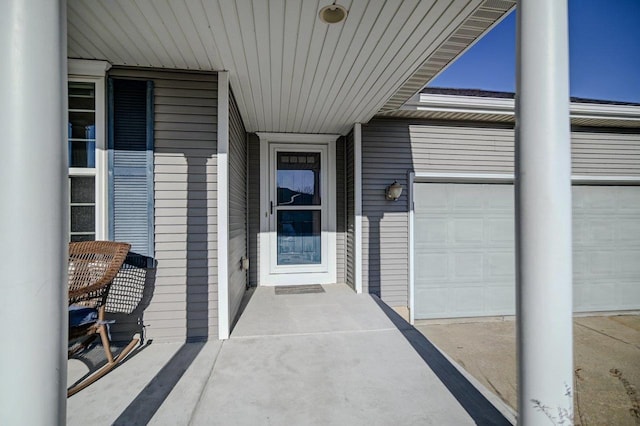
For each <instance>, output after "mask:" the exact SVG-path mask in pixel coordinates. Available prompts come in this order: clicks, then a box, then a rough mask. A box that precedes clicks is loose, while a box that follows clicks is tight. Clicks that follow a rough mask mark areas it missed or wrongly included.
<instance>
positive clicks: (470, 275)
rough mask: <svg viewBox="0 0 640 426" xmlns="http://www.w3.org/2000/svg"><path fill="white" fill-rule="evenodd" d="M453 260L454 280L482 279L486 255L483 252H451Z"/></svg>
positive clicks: (452, 273) (452, 272)
mask: <svg viewBox="0 0 640 426" xmlns="http://www.w3.org/2000/svg"><path fill="white" fill-rule="evenodd" d="M449 256H450V257H451V258H452V260H453V270H452V271H451V275H452V281H454V282H455V281H459V280H460V279H463V280H465V281H471V280H478V281H482V277H483V264H484V255H483V253H482V252H462V253H456V252H453V253H450V254H449Z"/></svg>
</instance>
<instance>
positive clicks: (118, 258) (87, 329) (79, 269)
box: [67, 241, 140, 397]
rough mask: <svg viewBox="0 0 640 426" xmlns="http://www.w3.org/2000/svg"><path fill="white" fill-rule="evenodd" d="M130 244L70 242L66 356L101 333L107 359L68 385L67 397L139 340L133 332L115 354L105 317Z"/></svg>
mask: <svg viewBox="0 0 640 426" xmlns="http://www.w3.org/2000/svg"><path fill="white" fill-rule="evenodd" d="M130 248H131V245H130V244H128V243H116V242H112V241H86V242H76V243H69V267H68V268H69V269H68V274H69V342H70V343H71V342H77V341H78V340H81V342H80V343H79V345H76V346H74V347H71V348H70V349H69V351H68V357H69V358H70V357H72V356H73V355H75V354H77V353H79V352H81V351H82V350H84V349H85V348H86V347H87V346H88V345H89V344H90V343H91V342H92V341H93V340H94V339H95V337H96V335H97V334H98V335H100V339H101V340H102V346H103V348H104V351H105V354H106V357H107V363H106V364H105V365H104V366H102V367H101V368H99V369H98V370H97V371H95V372H93V373H92V374H90V375H89V376H87V377H85V378H84V379H83V380H82V381H80V382H79V383H76V384H75V385H74V386H73V387H71V388H69V389H67V397H70V396H71V395H73V394H75V393H77V392H79V391H81V390H82V389H84V388H86V387H87V386H89V385H90V384H92V383H93V382H95V381H96V380H98V379H99V378H101V377H103V376H104V375H105V374H107V373H108V372H109V371H111V370H112V369H113V368H114V367H115V366H116V365H118V363H119V362H121V361H122V360H123V359H124V358H125V357H126V356H127V355H128V354H129V352H131V350H132V349H133V348H134V347H135V346H136V345H137V344H138V343H139V341H140V339H139V338H138V337H137V336H136V337H134V339H133V340H131V342H130V343H129V344H128V345H127V346H126V347H125V348H124V349H123V350H122V351H121V352H120V354H119V355H118V356H117V357H114V355H113V353H112V352H111V345H110V341H109V330H108V328H107V327H108V324H107V322H106V321H105V303H106V300H107V296H108V294H109V288H110V286H111V283H112V282H113V279H114V278H115V277H116V275H117V274H118V271H119V270H120V268H121V267H122V265H123V263H124V261H125V259H126V257H127V254H128V253H129V249H130Z"/></svg>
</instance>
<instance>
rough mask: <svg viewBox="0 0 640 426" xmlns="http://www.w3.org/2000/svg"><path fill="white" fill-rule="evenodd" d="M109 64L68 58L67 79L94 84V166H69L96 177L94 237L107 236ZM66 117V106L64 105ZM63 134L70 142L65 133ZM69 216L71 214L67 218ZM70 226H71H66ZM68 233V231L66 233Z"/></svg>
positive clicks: (71, 170)
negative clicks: (107, 77) (107, 78)
mask: <svg viewBox="0 0 640 426" xmlns="http://www.w3.org/2000/svg"><path fill="white" fill-rule="evenodd" d="M110 67H111V65H110V64H109V63H108V62H105V61H87V60H74V59H70V60H69V61H68V78H67V81H68V82H72V81H73V82H83V83H93V84H95V126H96V132H95V136H96V142H95V167H94V168H86V167H69V177H73V176H93V177H94V179H95V239H96V240H107V239H108V235H109V234H108V232H109V227H108V209H107V202H108V193H109V191H108V187H107V186H108V155H107V154H108V152H107V143H106V129H107V126H106V123H107V119H106V96H105V93H106V89H105V87H106V86H105V80H106V78H105V76H106V72H107V70H108V69H109V68H110ZM66 114H67V119H68V115H69V109H68V107H67V113H66ZM65 134H67V137H66V138H65V142H66V143H67V146H69V141H68V133H67V132H65ZM69 220H71V218H69ZM69 229H71V228H69ZM69 235H70V234H69Z"/></svg>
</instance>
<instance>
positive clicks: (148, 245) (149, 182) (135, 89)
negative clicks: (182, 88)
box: [108, 79, 154, 257]
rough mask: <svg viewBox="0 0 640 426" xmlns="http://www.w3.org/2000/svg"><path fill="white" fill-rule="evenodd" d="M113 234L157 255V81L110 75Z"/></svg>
mask: <svg viewBox="0 0 640 426" xmlns="http://www.w3.org/2000/svg"><path fill="white" fill-rule="evenodd" d="M108 90H109V112H108V113H109V218H110V220H109V237H110V239H112V240H114V241H124V242H128V243H130V244H131V251H132V252H135V253H138V254H141V255H145V256H149V257H153V254H154V253H153V82H151V81H140V80H121V79H109V82H108Z"/></svg>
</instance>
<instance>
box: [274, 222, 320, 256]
mask: <svg viewBox="0 0 640 426" xmlns="http://www.w3.org/2000/svg"><path fill="white" fill-rule="evenodd" d="M320 220H321V214H320V210H279V211H278V265H314V264H320V263H321V260H322V259H321V257H322V256H321V242H320V232H321V227H320Z"/></svg>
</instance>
